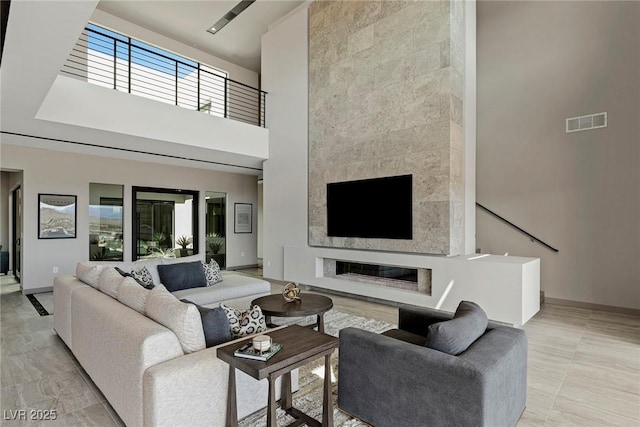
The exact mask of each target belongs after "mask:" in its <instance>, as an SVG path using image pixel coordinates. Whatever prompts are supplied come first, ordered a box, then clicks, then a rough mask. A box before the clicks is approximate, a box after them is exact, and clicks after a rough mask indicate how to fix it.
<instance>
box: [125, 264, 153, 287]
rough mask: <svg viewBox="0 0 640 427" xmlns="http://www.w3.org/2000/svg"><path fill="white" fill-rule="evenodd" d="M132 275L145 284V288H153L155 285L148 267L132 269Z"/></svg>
mask: <svg viewBox="0 0 640 427" xmlns="http://www.w3.org/2000/svg"><path fill="white" fill-rule="evenodd" d="M131 277H133V278H134V279H136V282H138V283H140V284H141V285H142V286H144V287H145V289H153V288H154V287H155V285H154V284H153V277H152V276H151V272H149V270H148V269H147V267H142V268H141V269H140V270H132V271H131Z"/></svg>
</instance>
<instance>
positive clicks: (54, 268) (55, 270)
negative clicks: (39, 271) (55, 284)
mask: <svg viewBox="0 0 640 427" xmlns="http://www.w3.org/2000/svg"><path fill="white" fill-rule="evenodd" d="M53 274H58V266H57V265H56V266H54V267H53Z"/></svg>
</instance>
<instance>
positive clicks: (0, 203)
mask: <svg viewBox="0 0 640 427" xmlns="http://www.w3.org/2000/svg"><path fill="white" fill-rule="evenodd" d="M10 209H11V207H10V206H9V173H8V172H0V245H2V250H3V251H8V250H9V210H10Z"/></svg>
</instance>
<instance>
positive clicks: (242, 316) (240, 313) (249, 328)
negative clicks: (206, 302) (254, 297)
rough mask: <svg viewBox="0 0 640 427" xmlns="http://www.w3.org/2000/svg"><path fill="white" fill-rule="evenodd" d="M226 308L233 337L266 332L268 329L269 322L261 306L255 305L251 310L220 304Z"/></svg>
mask: <svg viewBox="0 0 640 427" xmlns="http://www.w3.org/2000/svg"><path fill="white" fill-rule="evenodd" d="M220 307H221V308H222V309H224V311H225V313H226V315H227V319H229V327H230V328H231V335H233V338H238V337H244V336H246V335H251V334H255V333H257V332H264V331H266V330H267V323H266V322H265V319H264V314H262V310H261V309H260V306H257V305H254V306H253V307H251V308H250V309H249V310H239V309H237V308H233V307H227V306H226V305H224V304H220Z"/></svg>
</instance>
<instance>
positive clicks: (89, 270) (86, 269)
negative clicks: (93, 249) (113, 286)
mask: <svg viewBox="0 0 640 427" xmlns="http://www.w3.org/2000/svg"><path fill="white" fill-rule="evenodd" d="M104 268H105V267H104V265H97V264H91V263H88V262H79V263H78V265H77V266H76V277H77V278H78V279H79V280H80V281H82V282H84V283H86V284H87V285H89V286H92V287H94V288H97V287H98V283H99V281H100V273H102V270H104Z"/></svg>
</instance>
